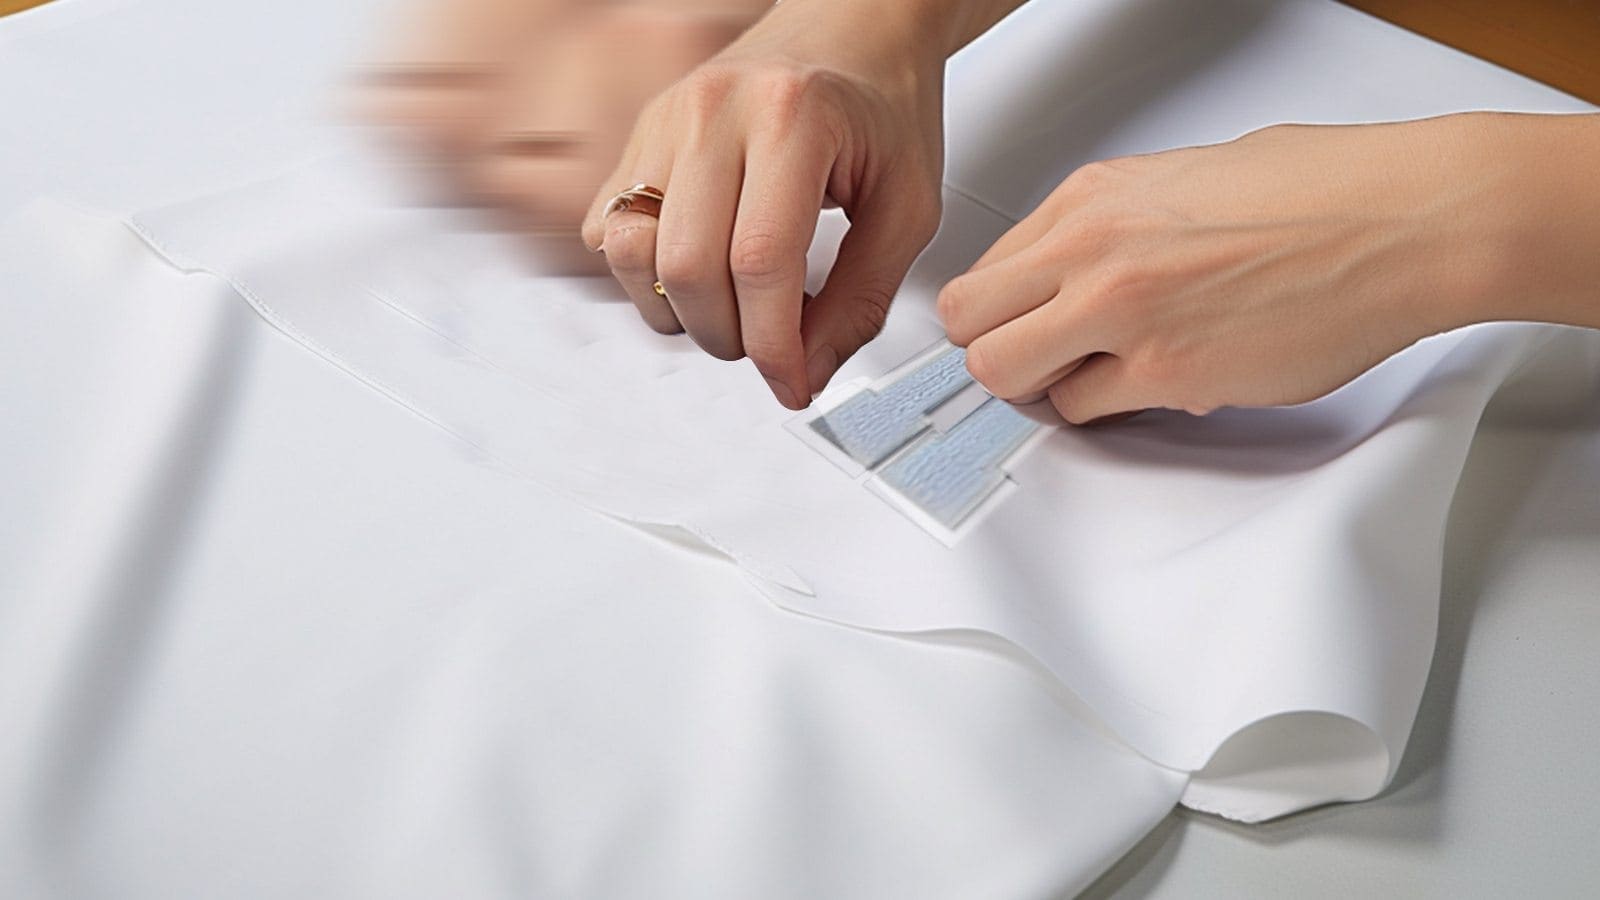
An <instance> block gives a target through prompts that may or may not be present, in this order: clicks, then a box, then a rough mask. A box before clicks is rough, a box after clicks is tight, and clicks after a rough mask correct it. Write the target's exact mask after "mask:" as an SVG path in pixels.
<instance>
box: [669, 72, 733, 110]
mask: <svg viewBox="0 0 1600 900" xmlns="http://www.w3.org/2000/svg"><path fill="white" fill-rule="evenodd" d="M738 83H739V79H738V76H737V74H736V73H734V72H732V71H729V70H727V69H724V68H721V67H719V66H714V65H704V66H701V67H700V68H698V69H696V70H695V71H694V72H693V73H692V74H690V75H689V77H687V78H685V79H684V80H683V83H682V85H681V86H680V87H679V90H678V95H679V97H680V99H681V102H683V103H684V104H685V105H686V106H687V107H688V109H689V110H690V111H691V112H694V113H698V114H702V115H710V114H714V113H716V112H717V111H718V110H720V109H723V108H724V107H725V106H726V104H727V102H728V98H729V97H731V96H732V95H733V92H734V89H735V86H736V85H737V84H738Z"/></svg>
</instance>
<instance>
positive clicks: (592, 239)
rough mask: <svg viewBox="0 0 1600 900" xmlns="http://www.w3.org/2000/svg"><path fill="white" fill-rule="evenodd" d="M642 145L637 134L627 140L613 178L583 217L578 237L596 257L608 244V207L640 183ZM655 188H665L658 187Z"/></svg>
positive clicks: (603, 183)
mask: <svg viewBox="0 0 1600 900" xmlns="http://www.w3.org/2000/svg"><path fill="white" fill-rule="evenodd" d="M643 144H644V140H643V138H642V136H641V135H640V134H639V131H638V130H635V131H634V133H633V136H632V137H630V138H629V139H628V144H627V146H626V147H624V148H623V150H622V158H621V161H620V162H618V163H617V167H616V168H615V169H612V170H611V174H610V175H608V176H606V177H605V179H604V180H602V181H601V182H600V190H598V191H596V192H595V194H594V196H593V197H591V198H590V199H589V209H588V211H587V212H585V213H584V216H583V224H582V225H581V226H579V236H580V237H581V238H582V239H583V245H584V246H585V247H587V248H589V250H591V251H593V252H595V253H599V252H600V249H601V247H602V246H604V244H605V242H606V218H607V217H606V215H605V211H606V207H607V205H608V204H610V203H611V199H612V198H613V197H615V196H617V194H618V193H620V192H622V191H624V190H626V189H628V188H630V187H632V186H633V185H636V184H638V183H639V181H638V179H637V178H636V177H635V176H636V175H637V173H638V171H639V168H640V163H639V161H640V158H641V157H642V155H643V154H642V152H641V148H642V147H643ZM662 168H663V169H665V168H666V167H665V166H662ZM647 183H648V182H647ZM656 187H660V188H664V187H666V186H665V185H661V184H657V185H656Z"/></svg>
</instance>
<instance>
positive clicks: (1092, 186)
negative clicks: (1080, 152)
mask: <svg viewBox="0 0 1600 900" xmlns="http://www.w3.org/2000/svg"><path fill="white" fill-rule="evenodd" d="M1117 175H1118V171H1117V166H1116V164H1115V163H1114V162H1112V161H1111V160H1096V161H1095V162H1092V163H1086V164H1085V165H1081V166H1079V167H1078V168H1076V169H1074V170H1073V171H1072V174H1070V175H1068V176H1067V177H1066V179H1065V180H1064V181H1062V182H1061V190H1060V192H1061V193H1062V194H1063V195H1065V196H1069V197H1084V196H1089V195H1092V194H1094V193H1097V192H1098V191H1101V190H1104V189H1105V188H1107V187H1109V186H1110V185H1111V184H1113V183H1114V182H1115V181H1116V177H1117Z"/></svg>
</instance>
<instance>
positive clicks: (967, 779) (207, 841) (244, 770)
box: [0, 207, 1186, 898]
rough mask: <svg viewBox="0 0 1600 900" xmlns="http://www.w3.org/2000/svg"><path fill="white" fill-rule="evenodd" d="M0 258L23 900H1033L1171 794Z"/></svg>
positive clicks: (297, 375)
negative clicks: (980, 899)
mask: <svg viewBox="0 0 1600 900" xmlns="http://www.w3.org/2000/svg"><path fill="white" fill-rule="evenodd" d="M0 248H4V249H3V251H0V259H3V260H4V271H5V272H6V273H7V280H6V285H7V288H8V291H15V293H10V294H8V297H9V298H10V299H9V300H8V302H7V303H6V305H5V313H6V327H5V328H4V329H0V340H3V341H4V345H3V350H4V352H0V384H3V385H5V386H6V388H7V390H6V397H7V400H8V403H7V407H6V408H7V411H8V415H7V419H8V432H7V433H8V435H24V436H26V440H22V441H8V443H7V452H6V463H7V466H6V468H7V472H8V479H7V481H6V482H5V488H4V490H3V491H0V504H3V508H4V509H5V510H6V511H7V516H6V527H7V531H6V532H5V541H4V542H3V548H4V551H5V553H6V556H5V557H4V558H3V562H4V566H3V567H0V572H3V573H4V578H3V580H0V596H3V597H5V598H6V602H5V603H4V604H0V714H3V719H4V721H5V723H6V727H5V728H4V729H3V730H0V893H3V894H4V895H5V896H7V897H18V898H32V897H74V898H76V897H117V898H129V897H150V898H171V897H209V896H222V897H240V898H248V897H263V898H265V897H283V896H297V897H304V896H312V897H356V896H361V897H418V898H422V897H440V896H462V897H491V896H505V897H530V896H533V897H549V896H571V897H660V896H696V897H730V898H731V897H795V898H804V897H818V896H829V897H881V896H886V895H893V894H899V893H901V892H904V893H906V894H909V895H912V896H927V897H971V896H1045V895H1050V894H1055V893H1059V892H1061V891H1064V890H1076V889H1077V888H1080V887H1082V886H1083V885H1084V884H1085V883H1086V882H1087V881H1088V880H1089V879H1090V878H1092V877H1093V875H1094V874H1095V873H1096V872H1098V871H1099V870H1100V869H1101V868H1103V867H1104V866H1105V865H1106V864H1107V863H1108V862H1109V861H1110V860H1113V859H1115V858H1116V857H1117V856H1118V855H1120V854H1121V853H1122V852H1123V851H1124V850H1125V849H1126V848H1127V847H1128V846H1130V845H1131V844H1132V843H1133V842H1134V841H1136V840H1137V839H1138V838H1139V836H1141V835H1142V834H1143V833H1144V832H1145V831H1146V830H1147V829H1148V828H1150V827H1151V826H1152V825H1153V824H1154V823H1155V822H1156V821H1157V820H1158V819H1159V818H1160V817H1161V816H1162V815H1164V814H1165V813H1166V812H1167V810H1169V809H1170V808H1171V806H1172V804H1173V803H1174V802H1175V800H1176V798H1177V796H1178V794H1179V793H1180V792H1181V790H1182V788H1183V784H1184V782H1185V780H1186V779H1185V778H1184V776H1183V775H1182V774H1180V773H1174V772H1170V771H1167V770H1164V769H1162V768H1161V767H1158V766H1155V765H1152V764H1150V763H1149V762H1147V761H1145V760H1143V759H1141V758H1140V757H1138V756H1137V755H1135V754H1133V753H1131V752H1129V751H1127V750H1126V749H1124V748H1122V747H1120V746H1119V745H1117V744H1116V743H1114V742H1113V741H1111V740H1109V739H1107V738H1106V737H1104V736H1102V735H1100V734H1097V733H1096V732H1095V731H1094V729H1093V726H1092V723H1090V722H1089V721H1086V720H1085V719H1083V718H1082V717H1080V715H1079V714H1078V713H1077V712H1076V711H1075V709H1074V707H1073V705H1072V699H1071V698H1070V696H1066V695H1064V693H1063V692H1062V691H1060V690H1059V688H1058V687H1056V686H1054V685H1053V683H1052V682H1051V681H1050V680H1049V679H1048V678H1045V677H1043V676H1041V675H1040V674H1038V673H1037V672H1035V671H1033V670H1031V669H1030V668H1029V667H1028V666H1027V665H1026V664H1024V663H1022V662H1018V661H1015V660H1013V659H1011V658H1009V657H1008V655H1007V653H1006V651H1005V650H1004V648H994V647H987V646H984V645H982V644H979V643H976V642H974V643H971V644H970V645H966V646H963V645H959V644H953V645H936V644H930V643H919V642H910V641H904V640H893V639H888V638H884V637H880V636H876V635H871V634H866V633H862V632H859V631H854V630H849V629H842V628H839V627H836V626H831V625H828V624H825V623H821V622H818V621H815V620H811V619H806V618H802V617H798V616H793V615H790V614H787V613H783V612H781V611H778V610H775V609H773V608H772V607H770V606H769V605H767V604H765V603H763V602H761V599H760V597H759V595H757V594H756V593H755V592H753V591H752V590H750V588H749V586H748V584H747V583H746V582H745V581H744V579H743V578H742V577H740V575H739V574H738V571H737V570H736V569H735V568H733V567H732V566H728V565H726V564H725V563H723V562H721V561H720V560H718V559H715V558H710V557H705V556H702V555H699V554H697V553H696V552H694V551H692V550H689V549H684V548H682V547H679V546H674V545H672V544H671V543H670V541H669V540H666V539H663V538H658V537H654V536H651V535H648V534H645V533H644V532H641V531H639V530H637V529H633V528H630V527H627V526H624V525H622V524H620V523H616V522H613V521H608V520H607V519H605V518H604V517H602V516H599V515H596V514H594V513H591V512H588V511H586V510H583V509H580V508H578V507H576V506H574V505H572V504H571V503H568V502H566V501H563V500H561V499H560V498H558V497H555V496H553V495H552V494H550V493H549V492H548V491H545V490H542V489H540V488H538V487H537V486H535V485H533V484H531V483H529V482H528V481H527V480H526V479H524V478H520V477H517V476H516V475H514V474H512V473H509V472H507V471H505V470H504V469H503V468H501V467H499V466H497V465H494V464H493V463H492V462H489V461H487V460H485V459H484V458H483V457H482V456H481V455H475V454H473V453H472V452H471V451H470V449H469V448H467V447H466V446H464V445H463V444H462V443H461V442H460V441H458V440H456V439H454V438H452V437H450V436H448V435H446V434H444V433H443V432H440V431H439V430H438V429H437V428H435V427H433V426H432V425H430V424H429V423H427V422H425V421H423V420H421V419H419V418H417V417H415V416H414V415H411V414H410V413H408V412H407V411H406V410H404V409H402V408H401V407H399V406H397V405H395V404H393V403H390V402H388V401H387V400H383V399H382V398H379V397H377V396H376V395H374V394H373V393H372V392H371V391H370V390H369V389H367V387H366V386H365V385H363V384H361V383H359V382H356V381H354V380H352V379H350V378H349V377H347V376H346V375H345V373H343V372H342V371H340V370H338V369H336V368H334V367H332V366H329V365H327V364H326V363H324V362H323V361H322V360H320V359H318V358H316V357H315V356H313V355H311V354H309V353H306V352H305V351H304V349H303V348H302V347H301V346H300V345H298V344H296V343H294V342H292V341H290V340H288V339H286V338H284V337H283V336H282V335H281V334H279V333H278V332H276V331H274V330H273V329H272V328H271V327H270V326H269V325H267V324H266V323H265V322H263V321H262V320H261V319H259V318H258V317H256V316H255V314H254V313H253V312H252V311H251V309H250V307H249V306H247V305H245V304H243V303H241V302H240V301H239V299H238V297H237V295H235V294H234V293H233V292H232V291H231V290H230V289H229V288H228V287H227V286H226V285H224V284H222V283H220V282H218V281H216V280H215V279H212V278H207V277H184V276H182V275H181V274H179V273H178V272H176V271H175V270H173V269H171V268H170V267H168V266H166V265H165V264H163V263H161V262H160V261H159V260H158V259H157V258H156V257H155V256H154V255H153V254H151V253H149V251H148V250H147V249H146V248H145V247H144V245H143V244H142V243H141V242H140V241H139V240H138V239H137V238H136V237H134V235H133V234H132V233H131V232H129V231H128V230H127V229H126V228H124V227H123V226H121V225H119V224H117V223H115V222H111V221H96V220H92V219H86V218H84V217H83V216H82V214H79V213H74V212H71V211H67V210H63V209H62V208H59V207H40V208H36V209H34V210H32V211H30V212H29V213H28V214H27V215H25V216H23V217H21V218H19V219H17V220H15V221H14V223H13V225H12V226H11V227H8V228H6V229H4V230H3V231H0ZM44 336H48V338H49V339H48V340H41V337H44ZM23 385H26V386H27V388H28V389H27V390H20V389H19V388H21V387H22V386H23ZM12 401H15V402H12ZM19 576H20V578H19Z"/></svg>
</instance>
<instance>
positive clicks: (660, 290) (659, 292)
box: [650, 281, 667, 300]
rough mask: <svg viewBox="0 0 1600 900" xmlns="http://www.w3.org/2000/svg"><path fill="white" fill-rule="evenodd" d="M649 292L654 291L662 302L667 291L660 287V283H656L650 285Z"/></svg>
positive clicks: (665, 297)
mask: <svg viewBox="0 0 1600 900" xmlns="http://www.w3.org/2000/svg"><path fill="white" fill-rule="evenodd" d="M650 290H652V291H655V292H656V296H657V297H660V298H661V299H663V300H665V299H667V289H666V288H664V287H662V286H661V282H659V281H658V282H656V283H655V284H652V285H650Z"/></svg>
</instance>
